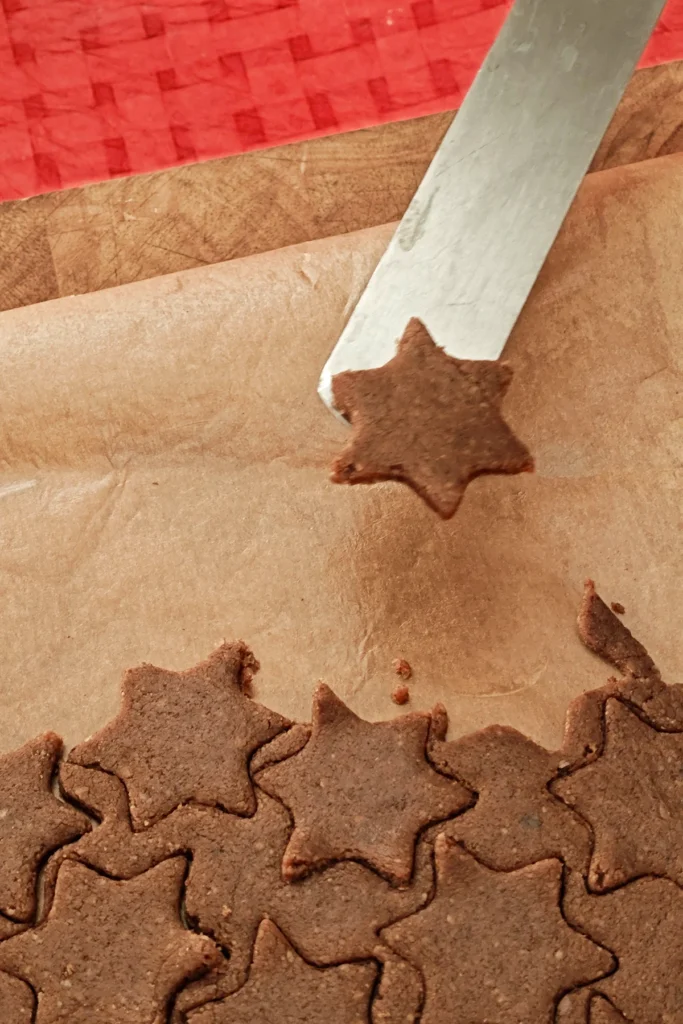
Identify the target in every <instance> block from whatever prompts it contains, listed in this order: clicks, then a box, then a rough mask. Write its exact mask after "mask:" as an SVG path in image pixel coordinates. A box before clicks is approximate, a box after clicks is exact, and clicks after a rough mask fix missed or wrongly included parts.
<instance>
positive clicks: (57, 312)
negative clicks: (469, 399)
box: [0, 157, 683, 749]
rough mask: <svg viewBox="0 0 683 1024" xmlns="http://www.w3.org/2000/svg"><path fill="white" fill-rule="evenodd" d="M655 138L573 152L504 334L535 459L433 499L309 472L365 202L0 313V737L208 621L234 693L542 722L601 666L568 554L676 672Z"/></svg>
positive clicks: (203, 649) (317, 466) (675, 181)
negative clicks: (403, 695) (578, 631)
mask: <svg viewBox="0 0 683 1024" xmlns="http://www.w3.org/2000/svg"><path fill="white" fill-rule="evenodd" d="M682 229H683V161H682V160H681V159H680V158H678V157H671V158H665V159H660V160H656V161H652V162H650V163H646V164H640V165H637V166H634V167H630V168H621V169H618V170H613V171H606V172H603V173H601V174H596V175H592V176H591V177H590V178H589V179H587V181H586V183H585V185H584V186H583V188H582V191H581V193H580V196H579V199H578V200H577V202H576V204H575V206H574V208H573V210H572V212H571V214H570V216H569V218H568V221H567V223H566V225H565V228H564V229H563V231H562V233H561V235H560V238H559V239H558V241H557V243H556V245H555V247H554V250H553V252H552V254H551V256H550V258H549V260H548V262H547V265H546V267H545V269H544V271H543V273H542V275H541V278H540V280H539V282H538V284H537V286H536V288H535V290H534V293H533V296H532V299H531V300H530V302H529V303H528V305H527V308H526V310H525V312H524V313H523V315H522V317H521V320H520V322H519V324H518V326H517V329H516V330H515V332H514V336H513V338H512V340H511V341H510V344H509V346H508V349H507V350H506V355H507V357H508V358H509V359H510V360H511V361H512V362H513V364H514V367H515V370H516V378H515V381H514V383H513V386H512V389H511V392H510V396H509V399H508V401H507V403H506V411H507V415H508V417H509V420H510V421H511V423H512V425H513V426H514V427H515V428H516V429H517V431H518V432H519V434H520V436H521V437H522V438H523V439H524V440H525V441H527V443H528V444H529V445H530V447H531V448H532V450H533V451H534V453H535V455H536V459H537V466H538V471H537V473H536V475H535V476H528V475H523V476H520V477H514V478H488V479H481V480H479V481H477V482H475V483H474V484H473V485H472V486H471V487H470V489H469V491H468V494H467V497H466V499H465V501H464V504H463V506H462V508H461V510H460V512H459V513H458V515H457V516H456V518H455V519H454V520H452V521H451V522H447V523H444V522H441V521H440V520H438V519H437V517H436V516H435V515H434V514H433V513H431V512H430V511H429V510H428V509H427V508H425V507H424V506H423V505H422V503H421V502H420V501H419V500H418V499H417V498H416V497H415V496H414V495H413V494H412V493H411V492H409V491H408V490H407V489H404V488H402V487H401V486H398V485H392V484H389V485H383V486H375V487H372V488H361V487H358V488H353V489H351V488H343V487H335V486H333V485H331V484H330V483H328V481H327V465H328V463H329V461H330V458H331V456H332V455H333V453H334V452H335V451H336V449H337V448H338V446H339V444H340V442H341V441H342V438H343V436H344V431H345V430H346V428H345V427H344V426H343V425H341V424H339V423H337V422H336V421H335V420H334V418H333V417H332V416H331V415H330V414H329V413H328V412H327V411H326V409H325V408H324V407H323V406H322V405H321V404H320V402H319V400H318V398H317V396H316V381H317V377H318V374H319V371H320V368H321V366H322V364H323V362H324V360H325V358H326V356H327V354H328V353H329V351H330V349H331V347H332V346H333V344H334V342H335V341H336V339H337V337H338V335H339V332H340V329H341V327H342V325H343V323H344V318H345V316H346V315H347V313H348V311H349V309H350V308H351V306H352V304H353V302H354V301H355V299H356V298H357V296H358V295H359V293H360V291H361V289H362V287H363V285H364V283H365V282H366V280H367V278H368V276H369V274H370V272H371V271H372V269H373V267H374V265H375V263H376V261H377V259H378V258H379V256H380V254H381V253H382V250H383V248H384V246H385V245H386V242H387V239H388V238H389V236H390V232H391V228H390V227H387V228H382V229H373V230H369V231H366V232H361V233H359V234H353V235H347V236H343V237H339V238H334V239H328V240H325V241H321V242H316V243H313V244H306V245H303V246H297V247H294V248H291V249H285V250H280V251H277V252H272V253H267V254H265V255H260V256H254V257H250V258H248V259H244V260H239V261H235V262H231V263H227V264H224V265H219V266H215V267H208V268H205V269H201V270H192V271H188V272H185V273H180V274H177V275H173V276H169V277H163V278H157V279H155V280H152V281H146V282H143V283H141V284H133V285H127V286H125V287H122V288H117V289H113V290H110V291H106V292H100V293H97V294H92V295H83V296H79V297H76V298H72V299H60V300H57V301H54V302H47V303H44V304H42V305H39V306H34V307H30V308H26V309H19V310H14V311H11V312H7V313H3V314H2V315H1V316H0V587H1V592H2V599H3V605H2V618H1V626H0V629H1V635H0V649H1V651H2V670H1V675H0V685H1V687H2V703H1V711H0V749H8V748H10V747H12V746H14V745H16V744H18V743H19V742H20V741H22V740H23V739H25V738H27V737H29V736H31V735H33V734H35V733H37V732H38V731H40V730H42V729H45V728H48V727H49V728H54V729H56V730H57V731H60V732H62V733H63V734H64V736H65V738H66V739H67V741H68V742H73V741H76V740H78V739H81V738H83V737H84V736H86V735H87V734H89V733H91V732H93V730H95V729H96V728H98V726H100V725H101V724H102V723H103V722H104V721H105V720H107V719H108V718H109V717H110V716H111V715H112V714H113V713H115V711H116V709H117V706H118V697H119V679H120V676H121V673H122V672H123V670H124V669H125V668H126V667H128V666H132V665H135V664H137V663H139V662H141V661H149V662H153V663H156V664H159V665H162V666H165V667H170V668H184V667H188V666H190V665H191V664H193V663H194V662H196V661H197V660H198V659H200V658H203V657H204V656H206V655H207V654H208V653H209V652H210V651H211V649H212V648H213V647H214V646H215V645H217V644H218V643H220V641H221V640H223V638H236V637H241V638H243V639H245V640H247V641H248V642H249V643H250V644H251V645H252V646H253V648H254V651H255V652H256V654H257V656H258V658H259V659H260V660H261V662H262V671H261V673H260V675H259V676H258V677H257V679H256V694H257V696H258V697H259V698H260V699H262V700H264V701H266V702H267V703H269V704H270V705H271V706H272V707H274V708H276V709H277V710H279V711H282V712H285V713H287V714H289V715H291V716H296V717H300V718H304V719H306V718H307V717H308V716H309V706H310V694H311V690H312V688H313V686H314V685H315V683H316V681H317V680H318V679H320V678H323V679H325V680H326V681H327V682H328V683H329V684H330V685H331V686H332V687H333V688H334V689H336V691H337V692H338V693H339V694H340V695H341V696H342V697H343V698H344V699H345V700H347V701H349V702H350V704H351V706H352V707H353V708H354V709H355V710H357V711H358V712H359V713H361V714H363V715H366V716H369V717H371V718H379V717H388V716H390V715H392V714H395V713H397V709H396V708H395V707H394V706H393V705H392V704H391V702H390V698H389V695H390V692H391V690H392V688H393V686H394V685H395V683H396V676H395V674H394V672H393V669H392V661H393V659H394V658H397V657H403V658H407V659H408V661H409V662H410V663H411V665H412V666H413V671H414V678H413V680H412V681H411V691H412V704H411V705H409V707H411V706H412V707H428V706H431V704H433V703H434V702H435V701H437V700H441V701H443V702H444V703H445V704H446V705H447V707H448V710H449V712H450V715H451V732H452V734H454V735H456V734H458V733H462V732H465V731H469V730H471V729H473V728H475V727H478V726H482V725H484V724H487V723H489V722H494V721H497V722H504V723H509V724H511V725H514V726H516V727H518V728H521V729H524V730H525V731H526V732H528V733H530V734H531V735H532V736H534V737H535V738H536V739H538V740H540V741H542V742H544V743H546V744H548V745H554V744H557V743H558V741H559V739H560V736H561V728H562V720H563V714H564V708H565V705H566V703H567V701H568V700H569V699H570V698H571V697H572V696H573V695H574V694H576V693H577V692H579V691H580V690H582V689H584V688H585V687H587V686H592V685H596V684H599V683H601V682H602V681H603V680H604V679H605V677H606V675H607V669H606V668H605V667H604V666H603V665H601V664H600V663H599V662H597V661H596V660H595V659H594V658H593V657H592V656H591V655H589V654H588V653H587V652H586V651H584V650H583V649H582V648H581V646H580V644H579V642H578V640H577V639H576V637H575V633H574V618H575V613H576V608H577V603H578V600H579V596H580V592H581V584H582V581H583V579H584V577H585V576H587V575H592V576H594V577H595V578H596V579H597V580H598V583H599V586H600V588H601V591H602V592H603V594H604V595H605V596H606V597H607V598H608V599H611V600H619V601H621V602H623V604H624V605H625V606H626V609H627V619H626V621H627V623H628V624H629V625H630V626H631V627H632V628H633V630H634V631H635V632H636V634H637V635H638V636H639V637H640V639H642V640H643V642H645V643H646V644H647V646H648V647H649V648H650V650H651V652H652V653H653V655H654V656H655V658H656V659H657V660H658V662H659V664H660V666H661V667H662V669H663V671H664V674H665V676H666V677H667V678H669V679H670V680H671V681H676V680H680V679H681V677H683V672H682V671H681V670H682V669H683V644H681V642H680V636H681V631H682V626H683V613H682V611H681V582H680V581H681V579H682V578H683V557H682V551H683V545H682V541H683V534H682V533H681V528H682V525H683V508H682V506H683V469H682V466H683V461H682V454H683V377H682V374H681V369H682V362H683V230H682Z"/></svg>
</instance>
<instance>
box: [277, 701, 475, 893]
mask: <svg viewBox="0 0 683 1024" xmlns="http://www.w3.org/2000/svg"><path fill="white" fill-rule="evenodd" d="M429 728H430V716H429V715H426V714H412V715H405V716H404V717H403V718H397V719H395V720H394V721H391V722H373V723H371V722H365V721H363V720H362V719H361V718H358V716H357V715H355V714H354V713H353V712H352V711H350V710H349V708H347V707H346V705H345V704H344V703H343V701H341V700H339V698H338V697H336V696H335V694H334V693H333V692H332V690H331V689H330V688H329V687H328V686H325V685H324V684H321V685H320V686H319V687H318V689H317V690H316V693H315V696H314V699H313V728H312V733H311V738H310V740H309V741H308V743H307V744H306V746H305V747H304V748H303V750H302V751H301V753H299V754H296V755H295V756H294V757H290V758H288V759H287V760H286V761H281V762H280V763H278V764H276V765H273V766H271V767H270V768H266V769H264V770H263V771H262V772H260V773H259V775H258V783H259V785H260V786H261V787H262V788H263V789H265V791H266V792H267V793H270V794H271V796H274V797H277V798H278V799H280V800H282V802H283V803H284V804H285V806H287V807H288V808H289V809H290V811H291V812H292V815H293V817H294V832H293V833H292V837H291V839H290V841H289V844H288V846H287V850H286V852H285V855H284V858H283V862H282V871H283V875H284V877H285V878H286V879H288V880H292V879H295V878H301V877H303V876H305V875H306V874H308V873H309V872H310V871H313V870H315V869H317V868H321V867H324V866H325V865H327V864H330V863H332V862H333V861H341V860H359V861H361V862H363V863H365V864H367V865H369V866H370V867H372V868H374V869H375V870H376V871H378V872H379V874H381V875H383V876H384V877H385V878H387V879H388V880H389V881H390V882H392V883H394V884H395V885H405V884H407V883H408V882H409V881H410V877H411V873H412V869H413V854H414V849H415V840H416V837H417V835H418V833H419V832H420V831H421V830H422V829H423V828H424V827H426V826H427V825H429V824H431V823H432V822H436V821H441V820H443V819H444V818H448V817H450V816H452V815H454V814H457V813H458V812H459V811H462V810H463V809H464V808H465V807H467V806H468V805H469V804H470V803H471V802H472V794H471V793H470V792H469V791H468V790H467V789H465V788H464V786H461V785H460V783H459V782H457V781H455V780H454V779H449V778H446V777H445V776H443V775H440V774H439V773H438V772H437V771H435V770H434V768H432V767H431V765H430V764H429V762H428V761H427V758H426V756H425V750H426V743H427V738H428V735H429Z"/></svg>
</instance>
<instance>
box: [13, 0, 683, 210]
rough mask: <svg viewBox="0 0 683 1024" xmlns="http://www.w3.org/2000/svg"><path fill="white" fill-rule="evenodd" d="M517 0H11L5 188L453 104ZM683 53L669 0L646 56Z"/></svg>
mask: <svg viewBox="0 0 683 1024" xmlns="http://www.w3.org/2000/svg"><path fill="white" fill-rule="evenodd" d="M507 6H508V0H412V2H411V0H157V2H156V3H146V2H143V0H0V199H12V198H20V197H26V196H30V195H34V194H36V193H38V192H44V191H49V190H52V189H56V188H65V187H69V186H72V185H79V184H83V183H85V182H88V181H97V180H102V179H106V178H111V177H116V176H119V175H126V174H135V173H139V172H141V171H152V170H158V169H160V168H163V167H171V166H174V165H177V164H180V163H186V162H189V161H194V160H203V159H206V158H208V157H218V156H226V155H228V154H230V153H236V152H240V151H244V150H249V149H255V148H258V147H264V146H274V145H278V144H281V143H283V142H289V141H293V140H295V139H302V138H307V137H311V136H314V135H322V134H329V133H332V132H340V131H348V130H350V129H352V128H359V127H362V126H364V125H370V124H378V123H380V122H383V121H391V120H397V119H399V118H404V117H415V116H417V115H419V114H426V113H430V112H434V111H437V110H446V109H449V108H453V107H456V106H457V105H458V104H459V103H460V101H461V99H462V97H463V95H464V93H465V91H466V89H467V88H468V86H469V84H470V82H471V81H472V78H473V76H474V74H475V72H476V70H477V68H478V66H479V63H480V62H481V60H482V58H483V56H484V54H485V53H486V50H487V48H488V47H489V46H490V44H491V42H492V40H493V38H494V36H495V34H496V31H497V29H498V27H499V26H500V24H501V22H502V19H503V17H504V15H505V10H506V8H507ZM679 58H683V0H669V3H668V5H667V8H666V10H665V15H664V17H663V19H662V21H661V23H660V25H659V27H658V29H657V30H656V32H655V35H654V36H653V38H652V41H651V43H650V45H649V47H648V50H647V53H646V55H645V58H644V63H649V64H652V63H659V62H664V61H668V60H676V59H679Z"/></svg>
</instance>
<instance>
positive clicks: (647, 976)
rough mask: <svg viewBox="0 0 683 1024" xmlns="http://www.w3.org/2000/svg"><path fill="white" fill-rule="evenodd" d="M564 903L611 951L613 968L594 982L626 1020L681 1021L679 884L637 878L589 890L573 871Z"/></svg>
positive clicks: (682, 896) (575, 921) (682, 905)
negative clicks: (594, 892)
mask: <svg viewBox="0 0 683 1024" xmlns="http://www.w3.org/2000/svg"><path fill="white" fill-rule="evenodd" d="M563 909H564V912H565V916H566V918H567V920H568V921H570V922H571V923H572V925H575V926H576V927H578V928H581V929H582V930H584V931H586V932H587V933H588V934H589V935H591V936H592V938H594V939H595V941H596V942H600V943H604V945H605V946H607V947H608V948H609V949H611V950H612V952H613V953H614V955H615V956H616V958H617V961H618V964H619V967H618V970H617V971H615V972H614V973H613V974H611V975H610V976H609V977H606V978H603V979H602V980H600V981H599V982H598V983H597V984H596V985H594V986H593V987H594V988H595V989H597V990H598V991H599V992H601V993H602V994H603V995H604V996H606V997H607V998H608V999H609V1000H610V1002H611V1003H612V1004H613V1005H614V1007H616V1008H617V1009H618V1010H619V1012H620V1013H621V1014H623V1016H624V1017H626V1018H627V1020H629V1021H638V1024H663V1022H666V1024H683V890H681V889H680V888H679V887H678V886H677V885H675V884H674V882H671V881H669V880H668V879H665V878H640V879H638V881H636V882H631V883H630V884H628V885H625V886H623V887H622V888H621V889H617V890H616V891H615V892H611V893H607V894H606V895H601V896H593V895H589V894H588V893H587V892H586V889H585V886H584V883H583V880H582V879H581V878H580V877H579V876H578V875H577V874H575V873H574V872H572V874H571V875H570V878H569V882H568V885H567V890H566V892H565V896H564V900H563ZM591 1009H593V1007H591ZM605 1012H607V1011H605ZM603 1019H604V1020H606V1021H607V1020H611V1019H612V1018H610V1017H609V1016H607V1017H603ZM613 1019H614V1020H615V1021H616V1020H619V1019H620V1018H619V1017H618V1016H614V1018H613ZM592 1022H593V1017H592V1016H591V1024H592Z"/></svg>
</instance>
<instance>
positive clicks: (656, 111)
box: [0, 63, 683, 309]
mask: <svg viewBox="0 0 683 1024" xmlns="http://www.w3.org/2000/svg"><path fill="white" fill-rule="evenodd" d="M452 117H453V114H452V113H447V114H438V115H434V116H432V117H426V118H420V119H417V120H413V121H404V122H400V123H397V124H389V125H384V126H381V127H379V128H371V129H366V130H364V131H359V132H353V133H350V134H347V135H337V136H331V137H329V138H325V139H317V140H315V141H313V142H304V143H298V144H296V145H291V146H283V147H281V148H278V149H271V150H264V151H262V152H256V153H248V154H245V155H241V156H235V157H228V158H226V159H223V160H214V161H210V162H207V163H203V164H193V165H190V166H187V167H180V168H176V169H174V170H170V171H163V172H160V173H158V174H150V175H144V176H140V177H135V178H122V179H119V180H115V181H108V182H104V183H102V184H96V185H89V186H86V187H84V188H78V189H72V190H70V191H66V192H56V193H50V194H48V195H44V196H37V197H35V198H33V199H28V200H23V201H17V202H12V203H5V204H3V205H0V253H2V259H1V260H0V309H11V308H13V307H15V306H23V305H29V304H31V303H34V302H41V301H43V300H45V299H51V298H56V297H58V296H62V295H71V294H74V293H79V292H90V291H96V290H98V289H100V288H108V287H111V286H113V285H118V284H125V283H128V282H130V281H139V280H142V279H144V278H149V277H155V276H157V275H159V274H167V273H171V272H172V271H176V270H186V269H189V268H192V267H198V266H203V265H205V264H209V263H217V262H220V261H222V260H228V259H233V258H235V257H238V256H247V255H250V254H252V253H256V252H262V251H264V250H267V249H274V248H278V247H280V246H283V245H289V244H292V243H295V242H303V241H308V240H310V239H313V238H322V237H325V236H329V235H334V234H339V233H341V232H346V231H353V230H356V229H358V228H364V227H369V226H372V225H374V224H382V223H386V222H387V221H391V220H396V219H398V218H399V217H400V216H401V215H402V214H403V212H404V210H405V208H406V206H407V204H408V202H409V200H410V198H411V196H412V194H413V192H414V191H415V188H416V186H417V184H418V182H419V181H420V178H421V177H422V175H423V174H424V171H425V169H426V167H427V165H428V163H429V161H430V159H431V157H432V156H433V154H434V151H435V150H436V148H437V146H438V144H439V142H440V140H441V138H442V136H443V134H444V132H445V131H446V129H447V127H448V125H449V124H450V121H451V119H452ZM681 150H683V63H677V64H670V65H665V66H663V67H659V68H651V69H647V70H645V71H640V72H638V73H637V74H636V75H635V77H634V79H633V81H632V83H631V85H630V86H629V89H628V91H627V93H626V95H625V97H624V99H623V101H622V103H621V106H620V108H619V110H618V111H617V114H616V115H615V117H614V120H613V122H612V125H611V126H610V128H609V130H608V132H607V134H606V136H605V139H604V141H603V143H602V145H601V146H600V149H599V152H598V154H597V156H596V158H595V161H594V163H593V169H600V168H604V167H614V166H616V165H619V164H625V163H633V162H636V161H639V160H646V159H649V158H652V157H656V156H661V155H664V154H669V153H675V152H678V151H681Z"/></svg>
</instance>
